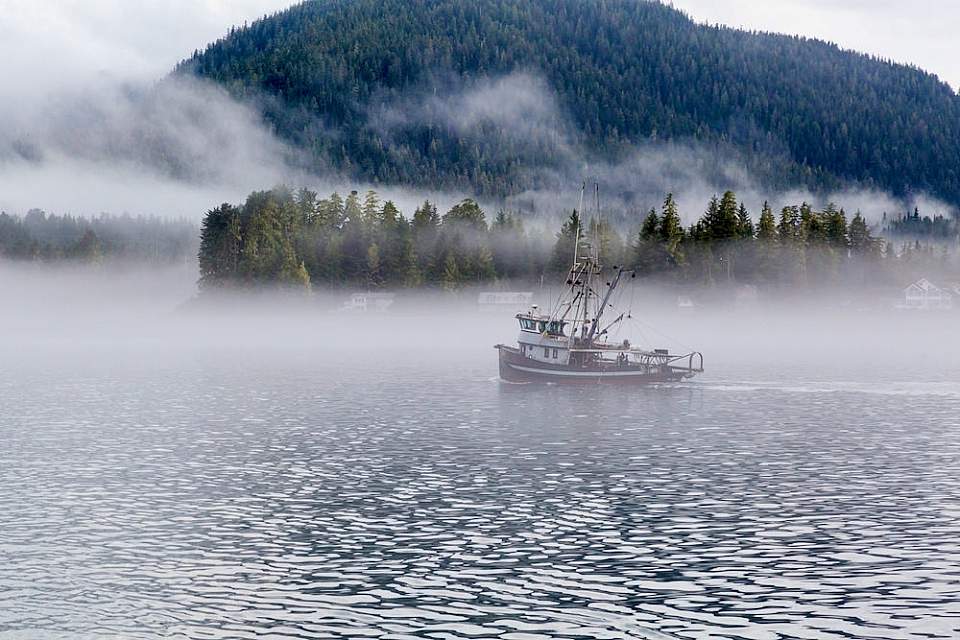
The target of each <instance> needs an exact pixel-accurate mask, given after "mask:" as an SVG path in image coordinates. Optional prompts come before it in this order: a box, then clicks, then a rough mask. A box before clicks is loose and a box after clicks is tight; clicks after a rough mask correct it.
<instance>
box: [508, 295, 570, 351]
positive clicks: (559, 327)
mask: <svg viewBox="0 0 960 640" xmlns="http://www.w3.org/2000/svg"><path fill="white" fill-rule="evenodd" d="M517 320H518V321H519V322H520V337H519V338H517V342H518V343H519V345H520V353H521V355H524V356H526V357H528V358H531V359H533V360H537V361H538V362H549V363H552V364H562V365H565V364H567V363H568V362H569V361H570V339H569V338H568V337H567V334H566V329H567V322H566V321H565V320H554V319H552V318H550V317H549V316H542V315H539V314H538V313H537V309H536V307H534V308H533V310H532V311H530V312H528V313H519V314H517Z"/></svg>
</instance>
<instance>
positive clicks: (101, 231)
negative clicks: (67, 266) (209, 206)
mask: <svg viewBox="0 0 960 640" xmlns="http://www.w3.org/2000/svg"><path fill="white" fill-rule="evenodd" d="M196 238H197V225H196V224H195V223H193V222H189V221H187V220H183V219H180V220H169V219H164V218H160V217H156V216H130V215H126V214H125V215H120V216H114V215H109V214H101V215H99V216H96V217H93V218H84V217H77V216H72V215H56V214H48V213H46V212H45V211H42V210H40V209H31V210H30V211H28V212H27V214H26V215H24V216H17V215H10V214H7V213H0V257H2V258H6V259H8V260H33V261H41V262H57V261H65V260H66V261H76V262H87V263H98V262H103V261H105V260H112V259H124V260H135V261H141V262H157V263H164V262H175V261H182V260H192V259H193V256H194V254H195V252H196V250H197V240H196Z"/></svg>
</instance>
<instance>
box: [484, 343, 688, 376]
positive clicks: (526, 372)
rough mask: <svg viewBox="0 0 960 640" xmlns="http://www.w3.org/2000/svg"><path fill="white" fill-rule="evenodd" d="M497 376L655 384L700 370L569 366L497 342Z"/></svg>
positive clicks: (634, 366)
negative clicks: (529, 356)
mask: <svg viewBox="0 0 960 640" xmlns="http://www.w3.org/2000/svg"><path fill="white" fill-rule="evenodd" d="M495 348H496V349H497V351H498V352H499V359H500V377H501V378H502V379H503V380H506V381H508V382H552V383H559V384H628V385H641V384H656V383H664V382H680V381H682V380H685V379H687V378H692V377H693V376H694V375H696V374H697V373H699V371H698V370H696V369H686V368H683V367H672V366H662V367H640V366H638V365H626V366H616V365H610V366H606V365H599V366H596V367H594V368H578V367H569V366H565V365H559V364H550V363H544V362H539V361H537V360H534V359H532V358H528V357H526V356H524V355H523V354H521V353H520V350H519V349H517V348H515V347H508V346H506V345H497V346H496V347H495Z"/></svg>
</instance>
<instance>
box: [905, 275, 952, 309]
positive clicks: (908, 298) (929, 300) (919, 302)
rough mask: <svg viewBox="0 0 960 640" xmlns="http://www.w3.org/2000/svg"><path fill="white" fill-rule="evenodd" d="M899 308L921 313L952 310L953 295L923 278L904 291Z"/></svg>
mask: <svg viewBox="0 0 960 640" xmlns="http://www.w3.org/2000/svg"><path fill="white" fill-rule="evenodd" d="M897 308H899V309H912V310H920V311H932V310H939V311H943V310H947V309H952V308H953V295H952V294H951V293H950V292H949V291H947V290H946V289H941V288H940V287H938V286H937V285H935V284H933V283H932V282H930V281H929V280H927V279H926V278H921V279H920V280H917V281H916V282H914V283H912V284H910V285H909V286H907V287H906V288H905V289H904V290H903V300H902V301H901V302H900V304H898V305H897Z"/></svg>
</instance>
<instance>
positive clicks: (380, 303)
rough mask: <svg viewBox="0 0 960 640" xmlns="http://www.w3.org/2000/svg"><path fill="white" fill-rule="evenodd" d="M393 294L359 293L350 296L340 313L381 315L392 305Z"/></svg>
mask: <svg viewBox="0 0 960 640" xmlns="http://www.w3.org/2000/svg"><path fill="white" fill-rule="evenodd" d="M394 297H395V296H394V294H392V293H372V292H359V293H354V294H353V295H351V296H350V299H349V300H347V301H346V302H345V303H344V305H343V306H342V307H340V311H345V312H354V313H367V312H374V313H383V312H384V311H386V310H387V309H389V308H390V307H391V306H392V305H393V301H394Z"/></svg>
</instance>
